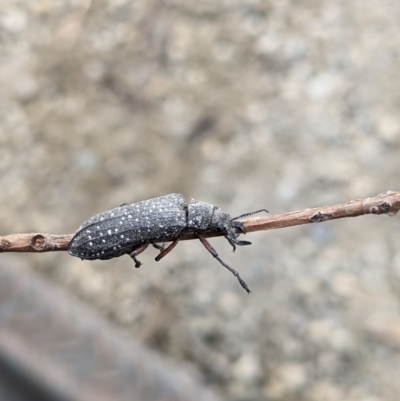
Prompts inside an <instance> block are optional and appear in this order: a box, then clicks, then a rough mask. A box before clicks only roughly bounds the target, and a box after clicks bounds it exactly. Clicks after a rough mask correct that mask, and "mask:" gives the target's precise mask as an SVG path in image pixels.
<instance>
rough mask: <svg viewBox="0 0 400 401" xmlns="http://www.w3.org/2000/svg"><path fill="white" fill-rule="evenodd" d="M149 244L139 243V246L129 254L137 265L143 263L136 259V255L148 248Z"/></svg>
mask: <svg viewBox="0 0 400 401" xmlns="http://www.w3.org/2000/svg"><path fill="white" fill-rule="evenodd" d="M148 246H149V244H142V245H139V246H138V247H137V248H135V249H134V250H133V251H132V252H131V253H130V254H129V256H130V257H131V258H132V259H133V260H134V261H135V267H136V268H138V267H140V266H141V265H142V263H141V262H140V261H138V260H137V259H136V256H137V255H139V253H142V252H143V251H144V250H146V248H147V247H148Z"/></svg>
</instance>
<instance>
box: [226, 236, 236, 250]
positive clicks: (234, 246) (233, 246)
mask: <svg viewBox="0 0 400 401" xmlns="http://www.w3.org/2000/svg"><path fill="white" fill-rule="evenodd" d="M225 238H226V239H227V240H228V242H229V243H230V244H231V245H232V248H233V249H232V252H235V251H236V245H235V243H234V242H233V241H232V240H231V239H230V238H229V237H225Z"/></svg>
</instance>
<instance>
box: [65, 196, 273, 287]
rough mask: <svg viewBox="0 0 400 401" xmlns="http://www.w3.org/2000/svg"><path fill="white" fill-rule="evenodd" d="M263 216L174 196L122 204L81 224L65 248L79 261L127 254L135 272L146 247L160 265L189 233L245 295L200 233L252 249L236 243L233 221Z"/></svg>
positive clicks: (239, 229) (238, 227)
mask: <svg viewBox="0 0 400 401" xmlns="http://www.w3.org/2000/svg"><path fill="white" fill-rule="evenodd" d="M262 211H266V212H267V210H266V209H261V210H257V211H255V212H251V213H245V214H242V215H240V216H237V217H234V218H232V217H230V215H229V214H227V213H225V212H224V211H223V210H222V209H221V208H219V207H217V206H213V205H211V204H210V203H206V202H202V201H198V200H196V199H191V200H190V202H189V203H188V204H185V200H184V197H183V195H181V194H177V193H173V194H169V195H164V196H160V197H158V198H153V199H148V200H144V201H140V202H136V203H132V204H126V203H124V204H122V205H121V206H119V207H117V208H115V209H111V210H108V211H106V212H103V213H100V214H97V215H96V216H93V217H91V218H90V219H89V220H87V221H86V222H84V223H83V224H82V225H81V226H80V227H79V228H78V230H77V231H76V233H75V234H74V236H73V238H72V240H71V242H70V243H69V246H68V253H69V254H70V255H72V256H76V257H79V258H81V259H82V260H83V259H90V260H93V259H102V260H106V259H112V258H115V257H118V256H122V255H124V254H129V255H130V257H131V258H132V259H133V260H134V261H135V267H140V266H141V262H140V261H138V259H137V256H138V255H139V254H140V253H142V252H143V251H144V250H145V249H146V248H147V247H148V246H149V245H150V244H152V245H153V246H154V247H155V248H157V249H158V250H159V251H160V253H159V254H158V255H157V257H156V258H155V260H156V261H159V260H160V259H162V258H163V257H164V256H165V255H166V254H168V253H169V252H170V251H171V250H172V249H173V248H175V246H176V245H177V244H178V242H179V241H180V239H181V238H182V236H183V235H184V234H185V233H187V232H192V233H194V234H195V235H196V237H197V238H198V239H199V240H200V242H201V243H202V244H203V245H204V247H205V248H206V249H207V250H208V251H209V252H210V253H211V255H212V256H213V257H214V258H216V259H217V260H218V261H219V262H220V263H221V264H222V265H223V266H224V267H225V268H227V269H228V270H229V271H230V272H231V273H232V274H233V275H234V276H235V277H236V278H237V279H238V280H239V283H240V285H241V286H242V287H243V288H244V289H245V290H246V291H247V292H248V293H250V290H249V288H248V286H247V284H246V283H245V282H244V281H243V280H242V278H241V277H240V275H239V273H238V272H237V271H236V270H235V269H233V268H232V267H230V266H228V265H227V264H226V263H225V262H223V261H222V260H221V259H220V257H219V256H218V253H217V252H216V250H215V249H214V248H213V246H212V245H211V244H210V243H209V242H208V241H207V239H206V238H205V237H204V236H203V234H202V233H203V232H204V231H211V232H222V233H224V236H225V238H226V239H227V240H228V242H229V243H230V244H231V245H232V247H233V251H235V249H236V245H239V246H244V245H250V244H251V242H249V241H239V240H238V239H237V238H238V236H239V235H240V234H245V233H246V232H245V228H244V226H243V223H241V222H240V221H237V220H238V219H240V218H243V217H247V216H250V215H253V214H255V213H259V212H262ZM169 241H172V243H171V244H170V245H169V246H168V247H167V248H165V247H164V245H159V243H164V242H169Z"/></svg>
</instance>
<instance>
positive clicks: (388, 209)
mask: <svg viewBox="0 0 400 401" xmlns="http://www.w3.org/2000/svg"><path fill="white" fill-rule="evenodd" d="M399 209H400V192H392V191H388V192H386V193H382V194H379V195H377V196H374V197H373V198H366V199H357V200H353V201H350V202H347V203H338V204H336V205H332V206H322V207H315V208H313V209H305V210H301V211H297V212H290V213H284V214H277V215H274V216H265V217H249V218H247V219H244V220H241V221H242V223H243V224H244V227H245V229H246V232H248V233H250V232H254V231H266V230H272V229H275V228H283V227H291V226H298V225H301V224H308V223H322V222H324V221H328V220H334V219H341V218H344V217H356V216H362V215H365V214H387V215H389V216H394V215H395V214H396V213H397V212H398V211H399ZM202 235H203V236H204V237H217V236H222V235H223V234H222V233H216V232H205V233H202ZM72 237H73V234H64V235H54V234H40V233H33V234H13V235H5V236H3V237H2V236H0V253H1V252H51V251H66V250H67V249H68V244H69V242H70V241H71V239H72ZM195 238H196V237H195V235H194V234H193V233H186V234H185V235H184V236H183V237H182V240H190V239H195Z"/></svg>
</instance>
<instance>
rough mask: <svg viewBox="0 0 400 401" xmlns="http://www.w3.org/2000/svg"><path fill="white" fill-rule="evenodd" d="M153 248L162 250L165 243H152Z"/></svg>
mask: <svg viewBox="0 0 400 401" xmlns="http://www.w3.org/2000/svg"><path fill="white" fill-rule="evenodd" d="M153 246H154V248H156V249H158V250H159V251H160V252H162V251H163V250H164V249H165V244H164V243H163V244H162V245H158V244H155V243H154V244H153Z"/></svg>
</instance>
